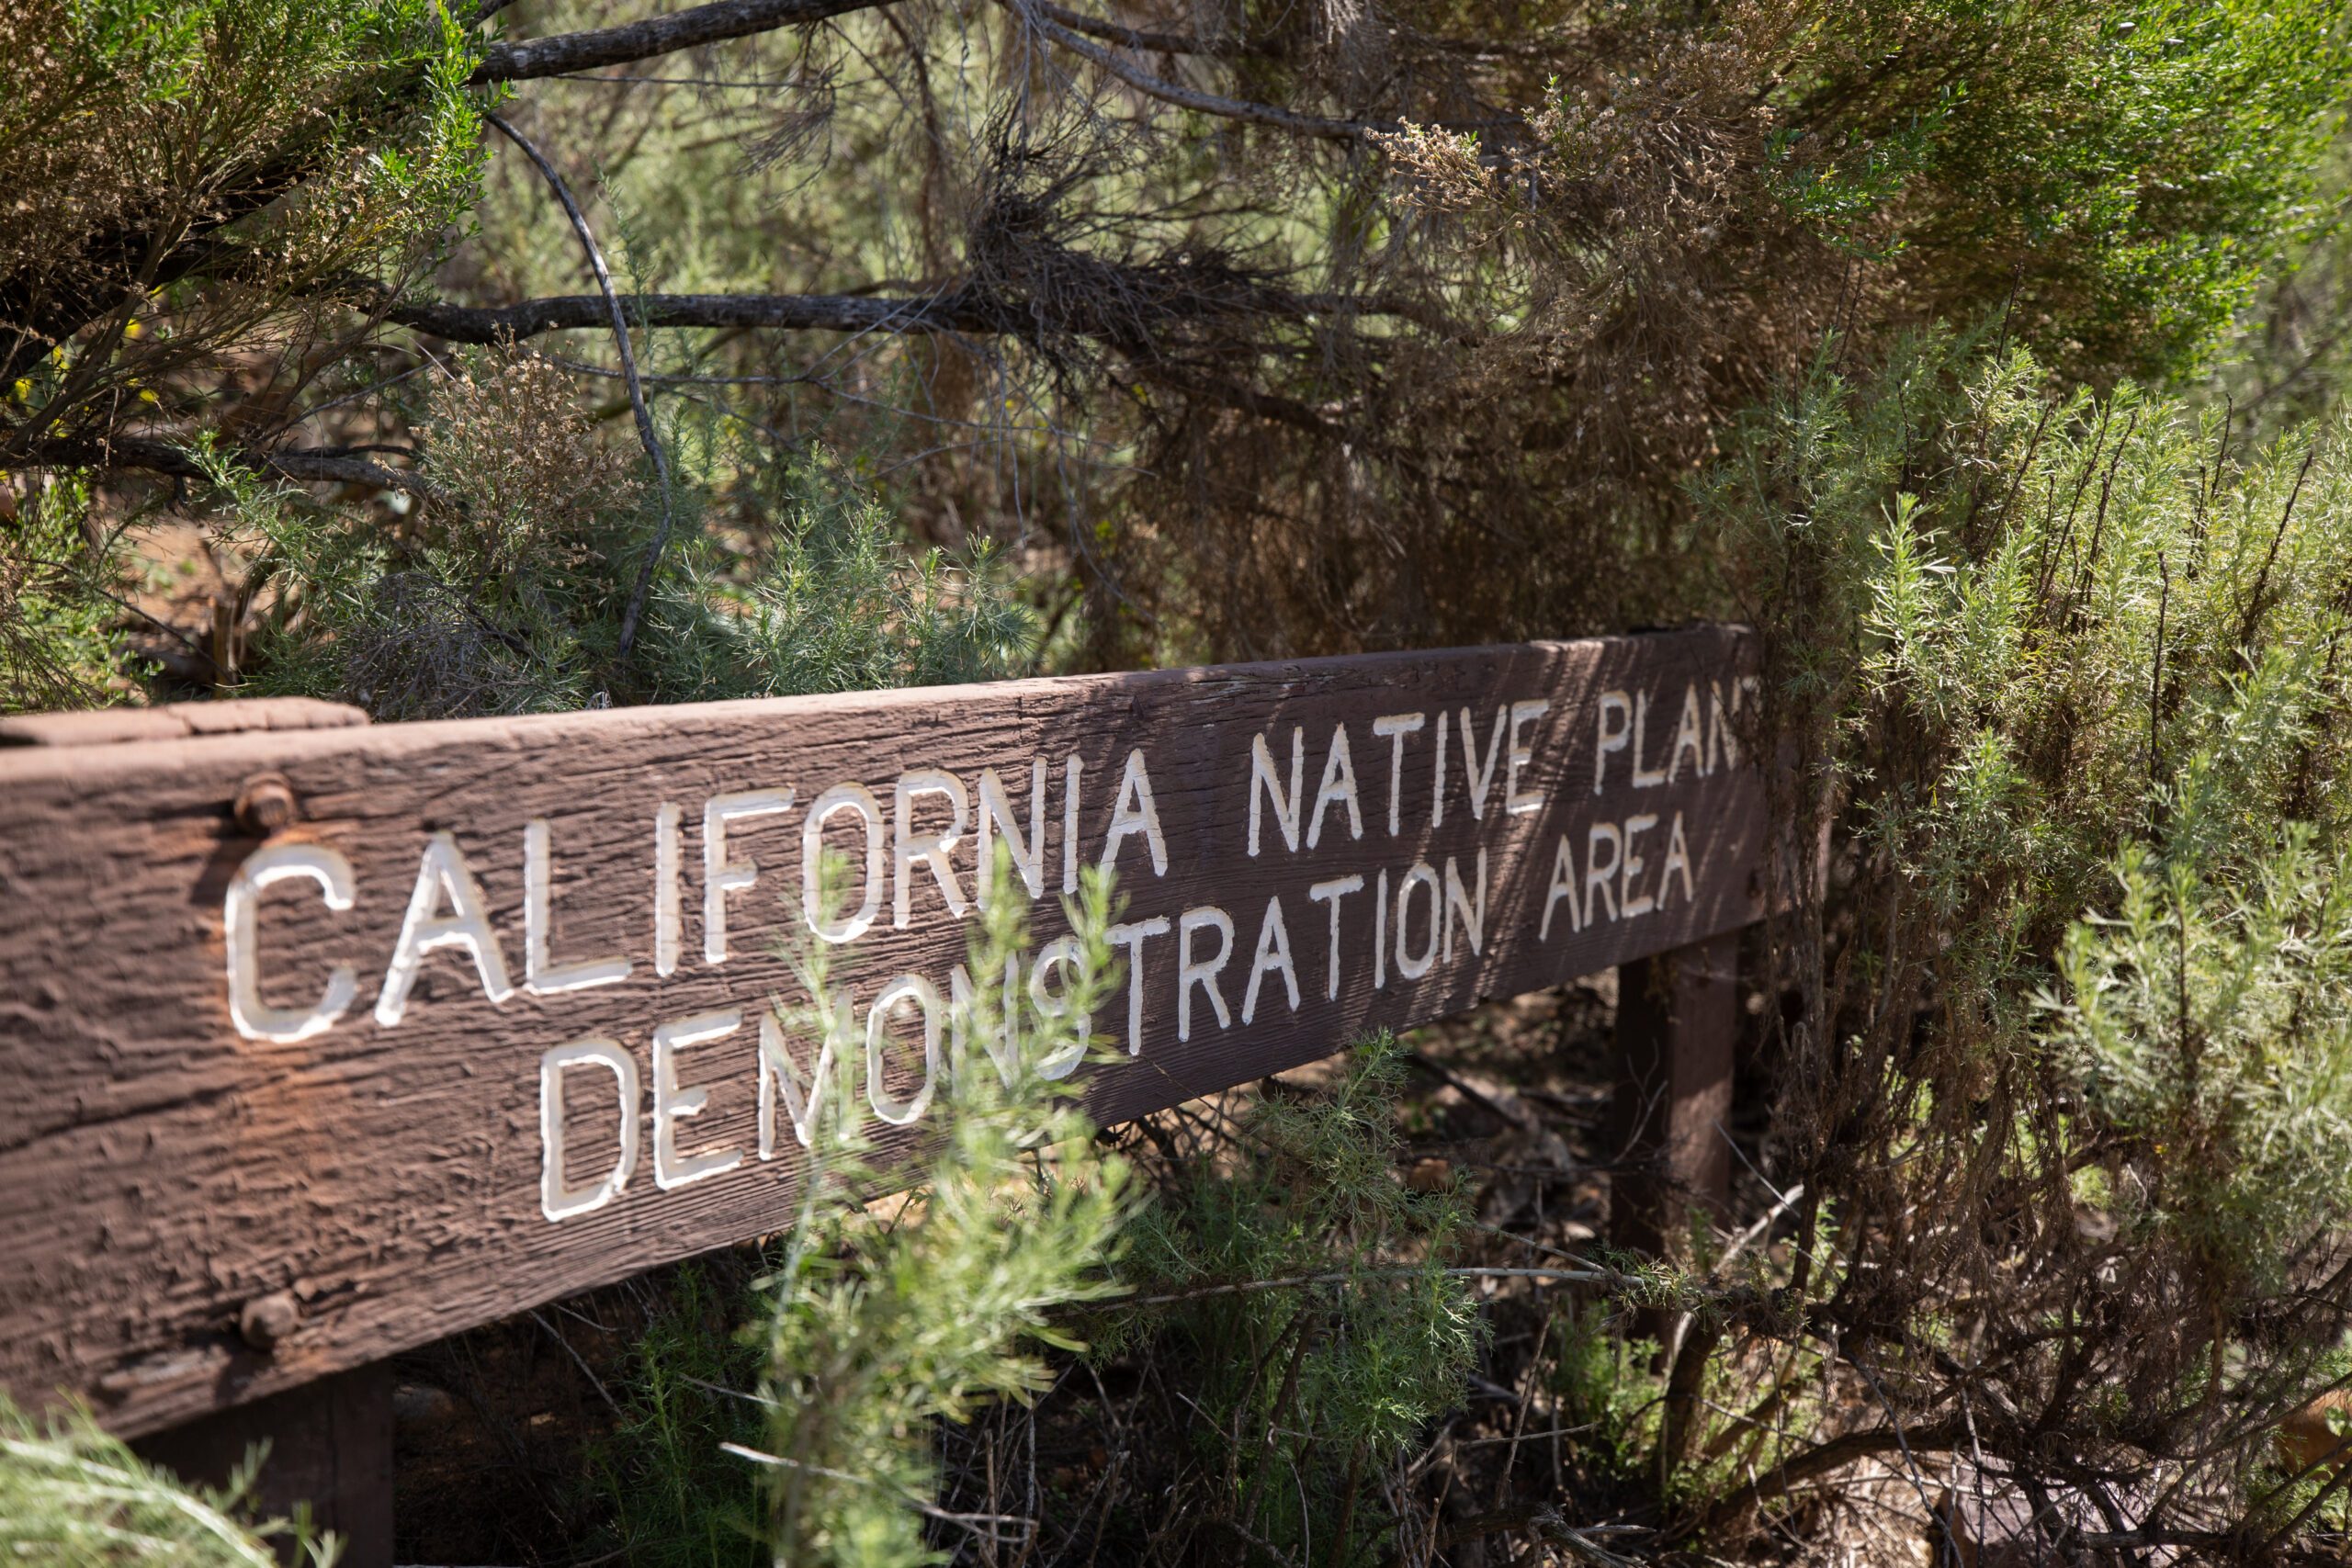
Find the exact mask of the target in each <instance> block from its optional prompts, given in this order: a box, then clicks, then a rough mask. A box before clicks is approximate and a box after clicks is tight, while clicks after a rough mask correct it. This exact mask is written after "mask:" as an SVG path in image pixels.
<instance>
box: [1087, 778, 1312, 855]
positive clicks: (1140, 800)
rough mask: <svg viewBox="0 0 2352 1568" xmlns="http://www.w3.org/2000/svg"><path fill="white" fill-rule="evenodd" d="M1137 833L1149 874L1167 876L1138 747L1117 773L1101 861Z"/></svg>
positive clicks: (1155, 811)
mask: <svg viewBox="0 0 2352 1568" xmlns="http://www.w3.org/2000/svg"><path fill="white" fill-rule="evenodd" d="M1292 822H1293V824H1294V826H1295V824H1296V822H1297V812H1296V808H1295V807H1293V811H1292ZM1137 833H1141V834H1142V835H1143V841H1144V844H1145V846H1146V847H1147V848H1148V849H1149V850H1150V851H1151V874H1152V875H1154V876H1165V875H1167V874H1168V840H1167V839H1165V838H1164V837H1162V836H1161V834H1160V831H1159V807H1157V806H1155V805H1154V804H1152V799H1151V774H1150V773H1148V772H1147V771H1146V770H1145V768H1144V761H1143V750H1142V748H1140V747H1138V748H1136V750H1132V751H1129V752H1128V753H1127V770H1126V772H1125V773H1122V774H1120V775H1119V800H1118V804H1117V805H1116V806H1114V807H1112V808H1111V831H1110V832H1109V833H1108V834H1106V835H1104V837H1103V864H1104V865H1105V866H1108V865H1111V864H1113V863H1114V862H1116V861H1117V860H1118V858H1119V845H1120V844H1121V843H1122V842H1124V841H1125V840H1127V839H1129V838H1131V837H1133V836H1134V835H1135V834H1137Z"/></svg>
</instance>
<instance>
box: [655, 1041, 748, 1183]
mask: <svg viewBox="0 0 2352 1568" xmlns="http://www.w3.org/2000/svg"><path fill="white" fill-rule="evenodd" d="M742 1025H743V1010H742V1009H741V1008H729V1009H728V1010H726V1011H724V1012H706V1013H700V1014H697V1015H696V1016H695V1017H693V1018H682V1019H678V1020H676V1021H673V1022H670V1023H665V1024H662V1025H661V1026H659V1027H658V1028H656V1029H655V1030H654V1031H653V1185H654V1186H656V1187H659V1188H660V1189H662V1191H664V1192H674V1191H676V1190H678V1189H679V1188H681V1187H684V1186H688V1185H690V1184H691V1183H694V1182H696V1181H702V1180H705V1179H708V1178H710V1177H714V1176H717V1175H718V1174H719V1173H720V1172H721V1171H728V1170H732V1169H734V1168H736V1167H737V1166H739V1165H741V1164H742V1163H743V1151H742V1150H741V1149H714V1150H707V1151H706V1152H704V1153H702V1154H698V1155H681V1154H679V1153H678V1122H680V1120H682V1119H683V1118H684V1117H688V1116H699V1115H701V1114H702V1108H703V1107H704V1106H705V1105H707V1104H708V1103H710V1090H709V1089H706V1088H704V1087H703V1086H702V1085H700V1084H696V1085H695V1086H694V1087H693V1088H692V1089H680V1088H679V1087H678V1053H679V1052H680V1051H681V1050H683V1049H684V1048H685V1047H686V1046H688V1045H700V1044H703V1043H707V1042H708V1041H712V1040H721V1039H724V1038H726V1037H727V1036H728V1035H729V1034H732V1033H734V1032H735V1031H737V1030H738V1029H740V1028H741V1027H742Z"/></svg>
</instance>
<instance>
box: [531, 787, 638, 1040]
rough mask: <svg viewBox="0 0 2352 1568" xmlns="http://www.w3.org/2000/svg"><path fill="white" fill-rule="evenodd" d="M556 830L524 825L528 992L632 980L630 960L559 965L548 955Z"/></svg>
mask: <svg viewBox="0 0 2352 1568" xmlns="http://www.w3.org/2000/svg"><path fill="white" fill-rule="evenodd" d="M554 838H555V835H554V832H553V830H552V829H550V828H549V827H548V819H547V818H544V817H535V818H532V819H531V820H530V821H528V822H526V823H525V824H524V825H523V988H524V989H525V990H526V991H528V992H530V993H531V994H532V995H533V996H535V997H551V996H555V995H558V994H559V993H560V992H564V991H584V990H586V989H588V988H589V987H591V986H610V985H613V984H615V983H616V982H618V981H622V980H626V979H628V972H629V962H628V959H627V958H623V957H617V956H616V957H613V958H583V959H582V960H580V961H579V962H578V963H576V964H557V963H554V962H552V961H551V960H550V959H549V958H548V943H549V942H551V941H552V940H553V934H554V933H553V930H552V928H553V926H554V919H555V917H554V910H553V908H552V907H551V906H552V905H553V903H554V897H555V849H554Z"/></svg>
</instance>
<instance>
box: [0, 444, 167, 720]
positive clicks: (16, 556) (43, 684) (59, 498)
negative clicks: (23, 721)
mask: <svg viewBox="0 0 2352 1568" xmlns="http://www.w3.org/2000/svg"><path fill="white" fill-rule="evenodd" d="M0 495H5V496H6V500H7V501H9V502H13V507H12V509H11V510H10V512H9V513H8V514H7V515H6V516H0V538H4V539H5V540H6V548H5V549H0V713H31V712H39V711H40V710H42V709H53V708H82V707H98V706H102V705H105V704H107V703H108V702H111V701H115V700H117V699H118V698H119V696H120V695H121V694H122V692H123V691H124V689H126V688H129V687H130V686H131V685H132V684H133V682H132V679H131V678H132V677H134V676H135V675H136V674H137V673H138V672H139V667H138V665H137V663H136V661H135V660H132V659H131V658H130V655H129V653H128V651H127V649H126V648H125V646H124V644H125V638H124V636H123V629H122V625H121V621H122V616H121V613H120V607H119V599H118V597H117V595H118V594H119V592H122V591H124V590H126V589H128V588H129V587H130V582H129V581H128V579H129V576H130V572H129V570H128V563H127V561H126V560H125V558H124V551H123V549H122V541H121V537H120V532H119V529H110V528H108V527H107V525H105V524H104V523H101V522H99V521H98V520H97V519H96V518H95V517H94V516H93V515H92V507H91V504H90V492H89V488H88V486H86V485H84V484H81V483H79V482H76V481H74V480H73V479H56V480H51V481H50V482H48V483H45V484H36V485H31V486H28V487H26V488H25V489H24V490H23V491H18V492H13V493H12V492H8V491H0ZM94 534H95V535H96V537H94Z"/></svg>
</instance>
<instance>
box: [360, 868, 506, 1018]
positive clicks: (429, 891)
mask: <svg viewBox="0 0 2352 1568" xmlns="http://www.w3.org/2000/svg"><path fill="white" fill-rule="evenodd" d="M444 897H447V899H448V901H449V913H447V914H446V915H435V913H434V912H433V911H434V909H435V908H436V907H438V905H439V904H440V901H441V900H442V899H443V898H444ZM440 947H454V948H457V949H458V950H459V951H460V952H462V953H465V954H466V955H467V956H468V957H469V958H471V959H472V960H473V961H474V973H475V974H477V975H479V976H481V991H482V995H483V996H485V997H488V998H490V1000H491V1005H492V1006H493V1007H503V1006H504V1005H505V1002H506V998H509V997H511V996H513V995H514V994H515V987H514V984H513V983H512V982H511V981H509V980H508V979H507V977H506V955H505V953H503V952H501V951H500V950H499V946H498V935H497V933H496V932H494V931H492V930H491V929H490V913H489V911H488V910H487V909H485V908H482V901H481V885H480V884H478V883H477V882H475V881H474V874H473V868H472V867H471V866H469V865H468V864H467V863H466V857H465V852H463V851H461V850H459V849H458V837H457V835H456V834H454V833H452V832H450V831H449V830H448V829H442V830H441V831H440V832H438V833H435V834H434V835H433V837H432V838H430V839H429V840H425V845H424V863H423V864H421V865H419V866H418V867H417V871H416V890H415V891H414V892H413V893H411V894H410V895H409V900H408V915H407V918H406V919H403V920H401V935H400V941H399V942H395V943H394V944H393V946H392V961H391V963H390V964H389V965H388V966H387V967H386V968H385V970H384V987H383V989H382V990H380V991H379V992H377V994H376V1022H377V1024H378V1026H379V1027H380V1028H384V1029H390V1028H391V1027H392V1025H394V1024H396V1023H398V1022H399V1021H401V1014H402V1013H404V1012H406V1011H407V1010H408V993H409V987H412V986H413V985H415V984H416V975H417V970H418V969H419V968H420V967H421V966H422V965H423V964H424V955H425V954H426V953H431V952H432V951H433V950H434V949H435V948H440Z"/></svg>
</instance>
